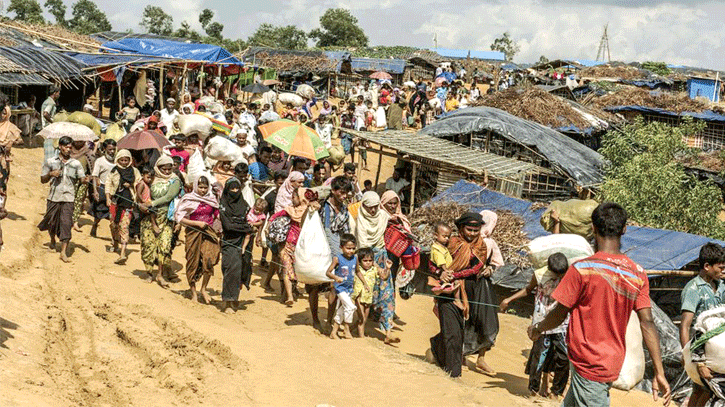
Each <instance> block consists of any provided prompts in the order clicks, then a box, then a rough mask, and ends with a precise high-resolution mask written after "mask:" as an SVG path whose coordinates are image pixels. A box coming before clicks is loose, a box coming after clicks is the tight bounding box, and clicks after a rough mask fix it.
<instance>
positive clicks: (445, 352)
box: [431, 212, 498, 377]
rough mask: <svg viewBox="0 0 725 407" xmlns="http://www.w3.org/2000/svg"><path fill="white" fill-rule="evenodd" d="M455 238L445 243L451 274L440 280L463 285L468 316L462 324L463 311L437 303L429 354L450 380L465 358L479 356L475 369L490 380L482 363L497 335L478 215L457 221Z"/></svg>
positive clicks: (458, 374)
mask: <svg viewBox="0 0 725 407" xmlns="http://www.w3.org/2000/svg"><path fill="white" fill-rule="evenodd" d="M455 223H456V227H458V236H455V237H452V238H451V240H450V242H449V243H448V250H449V251H450V253H451V257H452V258H453V262H452V263H451V266H450V270H451V271H447V272H444V273H443V275H442V276H441V280H442V281H444V282H452V281H455V280H462V281H463V282H464V283H465V291H466V297H467V298H468V300H469V301H470V312H469V314H470V316H469V318H468V319H467V320H465V321H464V318H463V310H461V309H460V308H459V307H457V306H456V305H455V301H453V299H451V300H450V301H441V300H439V301H438V315H439V318H440V326H441V332H440V333H439V334H438V335H436V336H434V337H433V338H431V351H432V353H433V356H434V357H435V359H436V361H438V363H439V364H441V365H442V367H443V368H444V369H445V370H446V371H447V372H448V373H449V374H450V375H451V376H452V377H457V376H460V375H461V366H462V364H463V356H464V355H472V354H474V353H478V361H477V362H476V367H477V368H478V369H479V370H480V371H481V372H482V373H484V374H486V375H489V376H493V375H495V374H496V372H494V371H493V369H491V368H490V367H488V365H487V364H486V362H485V360H484V356H485V354H486V351H488V350H489V349H491V347H492V346H493V343H494V341H495V340H496V335H497V334H498V315H497V314H496V311H497V310H496V308H495V307H492V306H490V305H488V304H498V302H497V300H496V299H495V298H494V293H493V285H492V283H491V279H490V277H491V269H490V268H488V258H487V255H486V254H487V249H486V243H485V242H484V240H483V237H482V236H481V227H482V226H483V224H484V222H483V218H482V217H481V214H478V213H474V212H469V213H466V214H463V215H462V216H461V217H460V218H458V220H456V222H455Z"/></svg>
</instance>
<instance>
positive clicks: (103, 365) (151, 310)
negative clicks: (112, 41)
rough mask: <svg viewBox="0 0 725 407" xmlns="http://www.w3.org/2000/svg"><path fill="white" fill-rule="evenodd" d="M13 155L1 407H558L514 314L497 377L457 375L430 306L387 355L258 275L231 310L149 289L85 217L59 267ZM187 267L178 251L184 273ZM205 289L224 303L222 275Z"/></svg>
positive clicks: (414, 308)
mask: <svg viewBox="0 0 725 407" xmlns="http://www.w3.org/2000/svg"><path fill="white" fill-rule="evenodd" d="M14 155H15V163H14V166H13V172H12V175H11V182H10V192H9V197H8V201H9V204H8V210H9V211H10V213H11V215H10V217H9V218H8V219H6V220H4V221H3V223H2V226H3V231H4V236H5V240H6V247H5V248H4V249H3V251H2V254H1V256H2V257H0V261H1V262H0V318H1V319H0V405H3V406H77V405H81V406H116V405H132V406H141V405H143V406H168V405H178V406H181V405H208V406H218V405H290V406H315V405H318V404H329V405H333V406H353V405H393V406H397V405H406V406H408V405H410V406H424V405H425V406H428V405H435V406H445V405H451V406H460V405H476V406H500V405H506V406H528V405H533V404H537V405H547V406H548V405H550V406H554V405H557V403H551V402H548V401H543V402H539V403H533V401H532V400H530V399H528V398H527V397H526V395H527V393H528V392H527V390H526V383H527V378H526V376H525V375H524V373H523V371H524V364H525V361H526V352H528V349H529V348H530V346H531V342H530V341H529V340H528V339H527V338H526V332H525V331H526V326H527V325H528V320H525V319H522V318H519V317H515V316H512V315H501V333H500V334H499V338H498V341H497V344H496V347H495V348H494V349H493V350H492V351H491V352H490V354H489V356H487V359H488V361H489V362H490V364H491V365H492V366H494V367H495V368H496V369H497V370H498V372H499V373H498V376H497V377H495V378H489V377H486V376H483V375H480V374H478V373H475V372H473V371H469V370H467V369H464V372H463V376H462V377H461V378H460V379H450V378H448V377H447V376H446V375H445V374H444V373H443V372H442V371H441V370H440V369H438V368H437V367H435V366H433V365H431V364H428V363H426V362H425V361H424V360H423V355H424V354H425V351H426V349H427V348H428V346H429V342H428V340H429V338H430V337H431V336H433V335H434V334H435V333H436V331H437V329H438V328H437V327H438V323H437V320H436V319H435V317H434V316H433V314H432V312H431V309H432V301H431V299H430V298H427V297H423V296H414V297H413V298H412V299H410V300H408V301H403V300H400V299H398V301H397V303H398V315H400V317H401V318H402V321H403V323H401V330H397V329H396V330H395V331H394V332H395V334H396V335H398V336H400V338H401V339H402V342H401V343H400V344H399V347H397V348H393V347H389V346H385V345H384V344H383V343H382V341H381V340H380V338H382V335H381V334H380V333H379V332H377V331H376V330H372V329H371V330H370V331H369V332H370V333H371V334H372V337H370V338H366V339H353V340H338V341H335V342H333V341H331V340H329V339H328V338H326V337H325V336H323V335H321V334H319V333H317V332H316V331H314V330H313V329H312V327H311V320H310V316H309V311H308V307H307V301H306V299H302V300H300V301H298V302H297V303H296V304H295V305H294V306H293V307H292V308H286V307H285V306H284V305H282V304H280V303H279V301H278V295H276V294H269V293H265V292H264V291H263V290H261V289H260V288H259V280H260V276H261V272H260V270H256V272H255V276H254V277H253V279H252V283H253V286H252V289H251V291H243V292H242V294H241V297H240V300H241V302H242V304H243V307H244V309H243V310H240V311H239V312H237V313H236V314H223V313H221V312H219V309H218V308H217V307H216V306H208V305H203V304H200V303H192V302H191V301H190V300H188V299H187V298H186V295H187V294H186V293H187V289H186V288H187V287H186V285H185V284H184V283H177V284H172V287H171V289H169V290H163V289H161V288H160V287H158V286H157V285H155V284H149V283H148V282H146V281H145V280H144V279H143V277H144V274H145V273H144V272H143V271H142V270H143V265H142V263H141V260H140V258H139V253H138V250H139V246H138V245H137V244H136V245H131V246H130V248H131V255H130V259H129V262H128V264H127V265H125V266H119V265H115V264H113V260H114V259H115V255H114V254H109V253H106V251H105V246H106V245H108V244H109V243H110V238H109V231H108V223H107V222H106V221H103V222H102V223H101V227H100V228H99V238H98V239H94V238H91V237H89V236H88V231H89V230H90V220H89V219H88V217H87V216H84V217H83V218H82V221H81V224H82V225H83V232H82V233H74V237H73V243H74V244H73V247H74V249H73V253H72V257H71V259H72V263H71V264H70V265H64V264H62V263H61V262H60V260H59V259H58V255H57V253H54V252H50V251H49V249H48V248H47V247H46V246H45V243H46V242H47V236H46V235H45V234H41V233H40V232H38V231H37V229H36V227H35V226H36V225H37V223H38V222H39V220H40V219H41V217H42V214H43V211H44V210H45V194H46V189H45V188H44V187H43V186H41V185H40V183H39V180H38V178H39V173H38V171H39V168H40V164H39V163H40V162H41V160H42V149H34V150H26V149H15V150H14ZM372 155H373V154H371V157H370V162H376V161H375V160H374V158H375V157H372ZM255 256H256V257H257V258H258V257H259V253H258V252H255ZM183 258H184V252H183V246H179V247H177V248H176V250H175V252H174V256H173V259H174V267H175V268H176V269H180V268H181V266H182V264H181V263H180V262H183ZM181 273H182V275H183V271H181ZM275 280H276V279H275ZM209 286H210V287H211V295H212V298H213V299H214V300H215V301H219V300H220V287H221V272H220V270H219V266H217V268H216V274H215V275H214V277H213V278H212V281H211V283H210V285H209ZM275 287H278V285H277V284H276V282H275ZM320 305H321V310H320V313H321V315H325V313H326V301H325V300H324V299H323V300H322V301H321V304H320ZM469 365H472V364H471V363H470V362H469ZM612 404H613V405H622V406H623V405H638V406H642V407H644V406H654V405H657V404H654V403H653V402H652V401H651V398H650V397H649V396H648V395H647V394H645V393H642V392H638V391H633V392H630V393H623V392H619V391H613V403H612Z"/></svg>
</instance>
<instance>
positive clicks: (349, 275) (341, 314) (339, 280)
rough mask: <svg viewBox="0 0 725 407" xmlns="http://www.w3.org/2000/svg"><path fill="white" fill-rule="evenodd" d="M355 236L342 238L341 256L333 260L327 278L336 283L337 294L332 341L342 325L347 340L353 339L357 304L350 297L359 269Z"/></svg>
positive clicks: (347, 234)
mask: <svg viewBox="0 0 725 407" xmlns="http://www.w3.org/2000/svg"><path fill="white" fill-rule="evenodd" d="M356 245H357V240H356V239H355V236H353V235H351V234H349V233H346V234H344V235H342V236H341V237H340V254H339V255H337V257H333V258H332V264H330V268H328V269H327V273H326V274H327V277H328V278H330V279H332V280H333V281H334V287H335V294H337V308H336V309H335V318H334V319H333V325H332V332H330V339H337V331H338V330H339V329H340V325H342V327H343V331H344V332H345V339H351V338H352V334H351V333H350V324H352V318H353V316H354V315H355V304H353V302H352V298H350V295H351V294H352V291H353V286H354V282H355V270H356V269H357V256H355V246H356Z"/></svg>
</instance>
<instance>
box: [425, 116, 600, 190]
mask: <svg viewBox="0 0 725 407" xmlns="http://www.w3.org/2000/svg"><path fill="white" fill-rule="evenodd" d="M484 131H493V132H495V133H497V134H500V135H501V136H503V137H505V138H507V139H509V140H511V141H513V142H515V143H519V144H523V145H525V146H529V147H535V148H536V149H537V150H538V151H539V153H541V154H542V155H543V156H544V157H546V159H547V160H548V161H549V162H551V164H552V166H553V167H555V168H560V169H562V170H563V171H564V172H566V174H568V175H569V176H570V177H572V178H573V179H574V180H575V181H576V182H577V183H578V184H580V185H582V186H590V185H595V184H599V183H601V182H602V180H603V178H604V174H603V172H602V167H603V165H604V158H603V157H602V156H601V155H600V154H599V153H597V152H596V151H594V150H592V149H590V148H589V147H586V146H584V145H582V144H579V143H577V142H576V141H574V140H572V139H571V138H569V137H567V136H565V135H563V134H561V133H559V132H558V131H556V130H553V129H550V128H548V127H546V126H542V125H540V124H538V123H534V122H531V121H528V120H524V119H521V118H519V117H516V116H514V115H511V114H509V113H507V112H504V111H503V110H499V109H495V108H492V107H486V106H479V107H469V108H466V109H459V110H456V111H454V112H452V113H450V114H448V115H446V116H445V117H443V118H441V119H440V120H437V121H435V122H433V123H432V124H430V125H428V126H426V127H425V128H424V129H422V130H421V131H420V133H421V134H427V135H430V136H435V137H445V138H450V137H454V136H457V135H460V134H472V133H473V134H475V133H483V132H484Z"/></svg>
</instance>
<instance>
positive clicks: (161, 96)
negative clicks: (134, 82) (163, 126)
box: [159, 65, 164, 110]
mask: <svg viewBox="0 0 725 407" xmlns="http://www.w3.org/2000/svg"><path fill="white" fill-rule="evenodd" d="M159 110H164V66H163V65H161V69H160V70H159Z"/></svg>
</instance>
